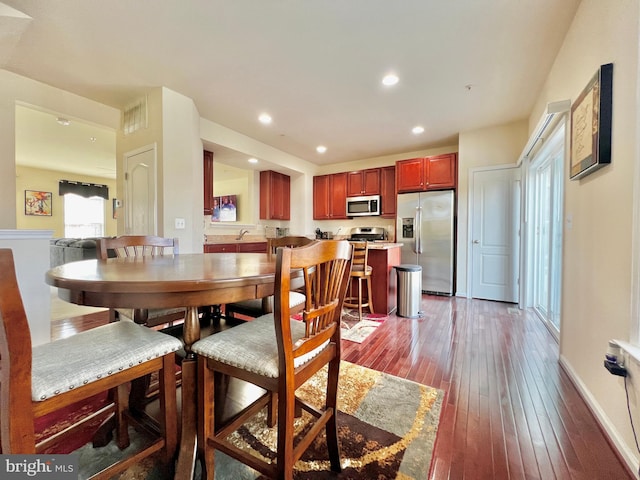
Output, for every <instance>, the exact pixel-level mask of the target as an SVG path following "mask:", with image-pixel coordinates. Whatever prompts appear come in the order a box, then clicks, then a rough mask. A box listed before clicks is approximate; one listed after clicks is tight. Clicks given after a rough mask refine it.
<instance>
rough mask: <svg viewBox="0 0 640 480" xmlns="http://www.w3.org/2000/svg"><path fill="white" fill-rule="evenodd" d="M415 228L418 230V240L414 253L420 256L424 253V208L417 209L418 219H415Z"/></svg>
mask: <svg viewBox="0 0 640 480" xmlns="http://www.w3.org/2000/svg"><path fill="white" fill-rule="evenodd" d="M414 222H415V223H414V227H413V228H415V230H416V240H415V246H414V248H413V251H414V252H416V253H418V254H420V253H422V233H421V230H422V207H417V208H416V217H415V219H414Z"/></svg>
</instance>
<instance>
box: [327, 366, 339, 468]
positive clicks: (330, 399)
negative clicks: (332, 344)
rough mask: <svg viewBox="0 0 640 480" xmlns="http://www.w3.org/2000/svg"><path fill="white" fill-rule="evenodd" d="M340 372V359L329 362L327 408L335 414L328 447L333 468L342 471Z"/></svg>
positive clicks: (331, 422) (328, 438)
mask: <svg viewBox="0 0 640 480" xmlns="http://www.w3.org/2000/svg"><path fill="white" fill-rule="evenodd" d="M339 372H340V359H339V358H337V359H334V360H332V361H331V362H329V368H328V377H327V408H331V409H333V416H332V418H331V419H330V420H329V421H328V422H327V425H326V436H327V448H328V449H329V461H330V462H331V470H333V471H334V472H341V471H342V466H341V465H340V444H339V442H338V417H337V414H338V377H339Z"/></svg>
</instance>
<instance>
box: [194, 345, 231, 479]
mask: <svg viewBox="0 0 640 480" xmlns="http://www.w3.org/2000/svg"><path fill="white" fill-rule="evenodd" d="M206 363H207V360H206V358H204V357H198V411H199V412H203V413H204V414H203V418H202V419H200V421H199V422H198V450H199V452H200V457H201V458H202V469H203V473H204V475H203V478H206V479H207V480H214V475H215V462H214V459H215V449H214V448H213V447H212V446H211V445H210V444H209V442H208V441H207V438H211V437H213V436H214V431H215V419H216V406H217V405H216V402H215V395H216V387H215V384H216V378H215V377H216V375H218V376H220V374H219V373H218V372H213V371H212V370H210V369H209V368H207V366H206ZM225 377H227V378H221V379H220V380H222V382H228V381H229V378H228V376H226V375H225ZM218 403H220V402H218ZM219 410H220V411H222V408H219Z"/></svg>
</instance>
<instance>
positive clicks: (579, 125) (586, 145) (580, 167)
mask: <svg viewBox="0 0 640 480" xmlns="http://www.w3.org/2000/svg"><path fill="white" fill-rule="evenodd" d="M612 98H613V64H612V63H608V64H606V65H602V66H601V67H600V68H599V69H598V71H597V72H596V74H595V75H594V76H593V78H592V79H591V80H590V81H589V83H588V84H587V86H586V87H585V89H584V90H583V91H582V93H580V96H579V97H578V98H577V99H576V101H575V102H573V104H572V105H571V165H570V172H569V177H570V178H571V180H577V179H579V178H582V177H584V176H586V175H589V174H590V173H593V172H595V171H596V170H598V169H600V168H602V167H604V166H605V165H608V164H610V163H611V104H612Z"/></svg>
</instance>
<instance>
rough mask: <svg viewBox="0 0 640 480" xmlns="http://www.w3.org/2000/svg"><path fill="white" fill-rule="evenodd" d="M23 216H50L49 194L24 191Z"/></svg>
mask: <svg viewBox="0 0 640 480" xmlns="http://www.w3.org/2000/svg"><path fill="white" fill-rule="evenodd" d="M24 214H25V215H38V216H47V217H50V216H51V192H41V191H38V190H25V191H24Z"/></svg>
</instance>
